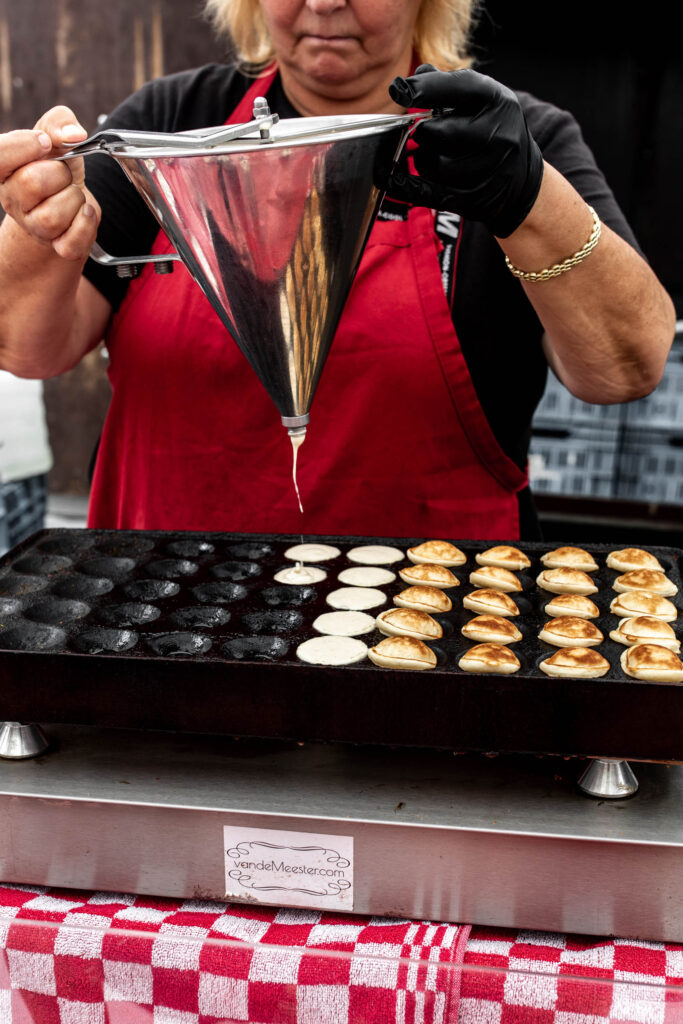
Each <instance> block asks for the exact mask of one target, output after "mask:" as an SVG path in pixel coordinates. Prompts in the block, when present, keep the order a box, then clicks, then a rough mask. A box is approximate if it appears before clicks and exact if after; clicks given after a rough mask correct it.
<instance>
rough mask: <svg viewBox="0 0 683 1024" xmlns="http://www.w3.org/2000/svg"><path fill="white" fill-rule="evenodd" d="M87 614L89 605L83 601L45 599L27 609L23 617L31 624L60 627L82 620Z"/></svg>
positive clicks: (55, 598) (56, 598)
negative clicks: (40, 623) (38, 623)
mask: <svg viewBox="0 0 683 1024" xmlns="http://www.w3.org/2000/svg"><path fill="white" fill-rule="evenodd" d="M89 612H90V605H89V604H86V603H85V601H73V600H69V599H68V598H59V597H45V598H43V599H42V600H40V601H36V602H35V604H32V605H31V606H30V607H29V608H27V609H26V611H25V612H24V615H25V617H26V618H27V619H30V620H31V621H32V622H45V623H47V624H48V625H51V626H61V625H62V624H63V623H65V622H75V621H76V620H77V619H83V618H85V616H86V615H87V614H88V613H89Z"/></svg>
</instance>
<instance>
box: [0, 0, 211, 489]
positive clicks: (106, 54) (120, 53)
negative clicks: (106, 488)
mask: <svg viewBox="0 0 683 1024" xmlns="http://www.w3.org/2000/svg"><path fill="white" fill-rule="evenodd" d="M201 11H202V5H201V3H199V2H198V0H21V2H17V0H0V131H8V130H10V129H12V128H19V127H22V128H23V127H31V126H33V124H34V123H35V121H36V120H37V119H38V117H40V115H41V114H42V113H43V112H44V111H45V110H46V109H48V108H49V107H51V106H53V105H54V104H56V103H64V104H66V105H67V106H69V107H71V108H72V109H73V110H74V112H75V113H76V114H77V116H78V117H79V119H80V120H81V123H82V124H83V126H84V127H85V128H86V129H87V130H88V131H93V130H94V129H95V128H96V126H97V118H98V116H99V115H100V114H104V113H106V112H107V111H109V110H111V109H112V108H113V107H115V106H116V105H117V104H118V103H120V102H121V100H123V99H125V97H126V96H128V95H129V94H130V93H131V92H133V90H135V89H137V88H139V87H140V86H141V85H142V84H144V82H145V81H147V80H148V79H150V78H154V77H157V76H158V75H163V74H168V73H170V72H173V71H179V70H182V69H183V68H187V67H192V66H194V65H196V64H202V63H205V62H206V61H209V60H221V59H223V56H224V54H225V47H224V46H223V45H220V44H218V43H217V42H216V41H215V40H214V39H213V37H212V33H211V31H210V28H209V26H208V24H207V23H206V21H205V20H204V19H203V18H202V14H201ZM45 401H46V408H47V415H48V424H49V428H50V439H51V443H52V448H53V453H54V457H55V465H54V469H53V470H52V474H51V480H50V486H51V489H52V491H53V492H55V493H60V494H76V495H86V494H87V493H88V489H89V484H88V466H89V463H90V458H91V455H92V451H93V448H94V446H95V443H96V441H97V437H98V436H99V432H100V428H101V425H102V421H103V419H104V415H105V412H106V409H107V405H108V402H109V384H108V381H107V377H106V361H105V359H104V358H103V355H102V351H101V350H98V351H96V352H93V353H91V354H90V355H89V356H87V357H86V358H85V359H84V360H83V362H82V363H81V364H80V366H78V367H77V368H76V369H75V370H73V371H71V372H70V373H67V374H64V375H63V376H61V377H58V378H54V379H53V380H49V381H46V384H45Z"/></svg>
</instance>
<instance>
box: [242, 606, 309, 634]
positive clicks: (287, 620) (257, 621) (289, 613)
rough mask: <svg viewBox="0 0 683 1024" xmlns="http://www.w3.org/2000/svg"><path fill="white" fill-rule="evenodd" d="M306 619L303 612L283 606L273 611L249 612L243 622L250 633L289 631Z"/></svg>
mask: <svg viewBox="0 0 683 1024" xmlns="http://www.w3.org/2000/svg"><path fill="white" fill-rule="evenodd" d="M303 621H304V617H303V615H302V614H301V612H297V611H294V610H293V609H292V608H282V609H279V610H278V611H271V612H249V613H248V614H247V615H244V616H243V617H242V622H243V623H244V625H245V626H246V628H247V629H248V630H249V632H250V633H264V632H268V633H289V632H291V631H292V630H294V629H297V627H298V626H300V625H301V623H302V622H303Z"/></svg>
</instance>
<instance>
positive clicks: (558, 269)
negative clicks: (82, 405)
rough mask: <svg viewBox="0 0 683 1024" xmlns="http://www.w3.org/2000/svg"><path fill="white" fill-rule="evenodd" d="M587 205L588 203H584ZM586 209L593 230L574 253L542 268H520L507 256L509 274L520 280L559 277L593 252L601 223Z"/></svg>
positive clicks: (600, 231)
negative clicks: (591, 221)
mask: <svg viewBox="0 0 683 1024" xmlns="http://www.w3.org/2000/svg"><path fill="white" fill-rule="evenodd" d="M586 205H588V204H586ZM588 209H589V210H590V212H591V213H592V214H593V230H592V231H591V234H590V238H589V239H588V241H587V242H586V244H585V245H584V246H582V247H581V248H580V249H577V250H576V252H575V253H572V255H571V256H568V257H567V259H566V260H562V262H561V263H555V264H553V266H552V267H544V269H543V270H520V269H519V267H516V266H515V265H514V263H511V262H510V260H509V259H508V257H507V256H506V257H505V266H506V267H507V268H508V270H509V271H510V273H511V274H514V275H515V277H521V279H522V281H549V280H550V278H551V277H559V276H560V274H566V272H567V271H568V270H571V269H572V267H576V266H578V265H579V263H581V262H582V261H583V260H585V258H586V256H588V255H589V253H591V252H593V249H594V248H595V246H596V245H597V244H598V242H599V240H600V235H601V233H602V224H601V223H600V218H599V217H598V215H597V213H596V212H595V210H594V209H593V207H592V206H589V207H588Z"/></svg>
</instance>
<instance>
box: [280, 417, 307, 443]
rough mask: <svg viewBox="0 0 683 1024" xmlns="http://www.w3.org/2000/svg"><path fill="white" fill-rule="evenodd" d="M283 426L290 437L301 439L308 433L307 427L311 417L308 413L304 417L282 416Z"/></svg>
mask: <svg viewBox="0 0 683 1024" xmlns="http://www.w3.org/2000/svg"><path fill="white" fill-rule="evenodd" d="M280 418H281V420H282V426H283V427H284V428H285V430H286V431H287V433H288V434H289V436H290V437H299V436H301V435H302V434H305V433H306V427H307V426H308V422H309V419H310V416H309V414H308V413H307V412H305V413H304V414H303V416H281V417H280Z"/></svg>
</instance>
